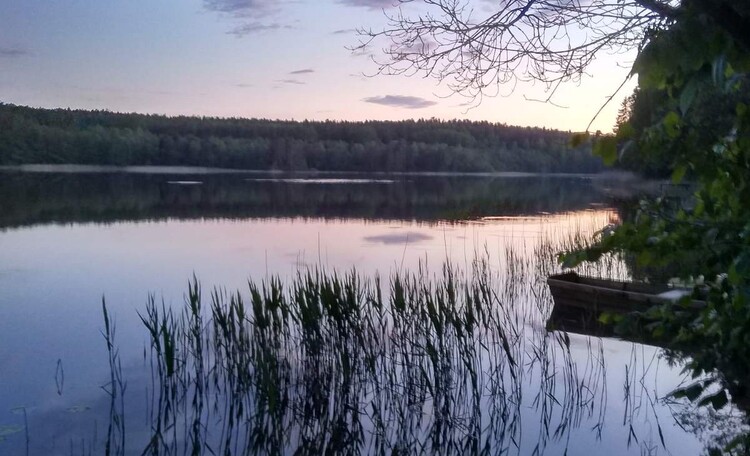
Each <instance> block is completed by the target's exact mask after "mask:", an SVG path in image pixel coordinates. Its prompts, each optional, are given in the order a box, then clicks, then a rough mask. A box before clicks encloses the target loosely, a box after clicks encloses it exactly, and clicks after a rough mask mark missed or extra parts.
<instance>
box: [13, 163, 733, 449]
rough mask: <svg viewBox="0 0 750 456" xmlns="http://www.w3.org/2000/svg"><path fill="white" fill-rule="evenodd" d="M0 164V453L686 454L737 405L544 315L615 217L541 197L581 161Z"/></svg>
mask: <svg viewBox="0 0 750 456" xmlns="http://www.w3.org/2000/svg"><path fill="white" fill-rule="evenodd" d="M6 176H7V177H9V179H5V178H3V179H2V180H0V189H2V191H0V199H2V201H3V208H4V209H5V207H6V206H5V204H6V202H7V204H9V206H7V207H9V210H8V212H7V213H3V214H0V220H2V226H3V227H5V228H6V229H5V230H3V231H2V232H0V245H1V246H2V248H0V271H4V272H3V273H0V286H1V287H2V290H3V292H2V293H0V313H1V315H0V317H2V318H0V383H2V385H3V390H0V453H2V454H24V453H25V452H26V448H27V445H28V448H29V453H30V454H60V453H63V454H82V455H83V454H101V453H105V454H122V455H130V454H142V453H144V451H145V453H146V454H187V453H190V454H296V453H299V454H324V453H328V454H338V453H343V454H383V453H399V454H402V453H408V454H432V453H441V454H467V453H468V454H503V453H505V454H508V453H509V454H523V455H526V454H534V453H536V454H564V453H565V452H566V451H567V453H568V454H582V453H602V452H605V451H606V452H607V453H609V454H611V455H613V456H614V455H618V454H654V453H658V454H664V453H670V452H671V453H672V454H696V453H699V452H700V451H701V450H702V448H704V447H706V446H708V445H711V444H713V443H714V442H716V441H718V439H720V438H725V437H717V435H716V434H717V433H716V432H715V430H716V429H724V430H726V429H729V428H727V426H729V425H732V424H731V423H735V424H736V422H737V419H736V417H734V418H733V417H732V416H727V415H723V414H717V415H716V416H712V417H711V420H713V421H712V422H713V423H715V427H716V428H715V429H714V430H713V431H712V430H711V429H706V427H707V426H702V424H704V423H705V421H704V420H705V419H707V418H704V417H702V416H698V417H696V416H697V415H696V414H695V410H694V408H693V406H692V405H690V404H688V403H680V402H676V401H666V400H665V397H666V395H667V393H668V392H669V391H671V390H672V389H673V388H676V387H677V386H679V385H680V384H681V382H682V375H681V374H680V369H679V366H670V365H669V364H668V363H665V362H664V360H663V359H662V358H661V351H660V350H659V349H657V348H655V347H650V346H647V345H640V344H633V343H630V342H627V341H620V340H615V339H609V338H598V337H592V336H589V335H586V333H585V331H578V330H577V329H576V328H575V327H572V326H570V327H566V328H565V329H566V331H567V332H564V331H558V330H548V327H547V322H548V320H549V317H550V316H551V305H552V302H551V298H550V296H549V291H548V289H547V288H546V286H545V284H544V280H545V278H546V277H547V275H549V274H550V273H552V272H557V269H556V268H557V266H556V263H555V260H554V254H555V253H556V252H557V251H560V250H562V249H564V248H566V247H568V246H569V244H568V243H569V242H575V239H576V236H578V237H580V238H588V237H589V236H590V235H591V233H592V232H594V231H596V230H598V229H600V228H601V227H602V226H603V225H605V224H607V223H609V222H610V221H611V220H612V219H614V218H616V214H615V213H614V212H612V211H608V210H601V209H599V210H594V211H591V210H582V211H578V212H574V213H571V212H558V211H560V210H562V209H572V208H588V207H589V206H590V205H591V204H592V203H596V202H601V201H603V198H602V200H601V201H600V199H599V195H597V194H596V193H595V192H594V191H592V190H591V187H590V186H589V185H588V184H587V183H586V181H581V180H578V179H567V180H566V179H560V180H559V182H558V181H555V179H547V180H545V179H535V180H528V181H525V180H517V179H516V180H511V181H508V180H503V179H476V180H470V179H463V180H462V179H450V178H442V177H441V178H432V179H425V180H424V181H423V180H420V179H413V178H409V179H407V180H397V182H393V183H387V184H386V183H378V184H371V183H357V184H356V185H348V184H343V183H327V184H325V185H318V184H305V185H300V184H298V183H290V182H259V183H257V182H256V183H251V182H246V181H244V178H246V176H245V177H244V178H238V179H234V178H232V177H227V176H208V175H201V176H200V177H199V178H198V177H195V178H194V177H193V176H191V175H187V176H181V177H179V178H169V177H165V176H154V175H145V176H139V177H133V176H126V175H118V174H112V175H92V176H83V177H82V176H79V175H71V176H65V175H58V174H48V175H26V176H15V177H14V176H13V175H3V177H6ZM88 179H90V181H87V180H88ZM14 180H15V182H14V183H10V182H12V181H14ZM167 180H181V181H193V180H196V181H197V180H200V181H201V182H202V184H201V185H181V184H168V183H167ZM372 185H375V187H373V186H372ZM519 185H520V186H522V187H519ZM355 188H356V189H355ZM375 188H377V189H378V190H377V191H375ZM357 189H359V190H357ZM12 192H18V198H15V199H14V198H13V197H12V196H11V195H12ZM378 192H385V194H380V193H378ZM534 198H539V200H534ZM391 203H392V204H391ZM543 212H550V214H542V213H543ZM513 214H522V215H523V216H512V215H513ZM534 214H542V215H534ZM349 217H351V218H349ZM463 217H467V218H463ZM182 218H185V219H187V220H175V219H182ZM227 218H229V219H232V220H227ZM151 220H160V221H159V222H158V223H151V222H150V221H151ZM413 220H416V221H417V222H423V221H426V222H430V223H415V222H413ZM446 220H450V222H446ZM53 221H54V222H56V223H73V222H74V224H72V225H69V226H64V227H61V226H49V225H46V226H45V225H40V224H42V223H47V222H53ZM116 221H127V222H128V223H118V222H116ZM146 221H149V222H147V223H142V222H146ZM456 221H460V223H455V222H456ZM79 222H81V223H79ZM88 222H96V223H88ZM100 222H106V223H107V224H106V225H100V224H99V223H100ZM110 222H111V223H110ZM132 222H135V223H132ZM18 226H28V227H29V228H26V229H10V228H11V227H18ZM446 258H447V259H448V261H449V264H451V265H452V266H450V267H449V268H446V269H440V265H441V264H443V262H444V261H445V260H446ZM394 266H395V267H394ZM354 267H356V269H357V271H358V275H352V274H350V273H348V272H344V273H339V274H338V276H337V277H334V276H332V275H331V274H330V273H331V272H332V271H333V270H334V269H336V270H338V271H351V268H354ZM316 268H318V270H319V269H325V270H327V271H329V274H327V275H319V274H318V273H316V272H315V271H316ZM591 268H592V269H591V270H589V271H583V272H588V273H593V274H601V275H605V276H609V277H625V276H627V275H628V270H627V268H626V267H625V266H624V264H623V263H622V262H621V261H618V260H617V259H610V261H605V262H603V263H601V264H599V265H596V266H591ZM299 269H301V272H302V274H301V276H299V277H298V278H296V279H295V277H296V275H295V274H296V271H298V270H299ZM308 271H309V272H310V274H309V275H308ZM375 271H380V273H381V277H382V280H381V281H380V282H378V281H376V280H375V278H374V277H375ZM191 272H196V273H197V275H198V277H200V278H201V279H202V280H203V283H204V284H206V286H207V288H205V289H203V290H201V292H200V293H198V290H197V289H196V288H192V289H191V292H190V293H188V294H187V295H186V297H187V299H186V302H185V304H184V305H182V304H181V296H183V293H184V284H185V281H186V279H187V278H188V277H190V275H191ZM277 275H278V276H280V277H281V278H280V279H279V280H272V279H270V278H271V277H275V276H277ZM248 277H250V278H251V279H252V283H253V284H255V285H251V286H250V287H249V288H248V286H247V279H248ZM264 278H265V286H263V285H262V283H263V279H264ZM210 284H225V285H227V286H228V288H227V289H226V290H225V289H222V288H220V289H217V290H214V289H212V288H210ZM193 287H195V284H194V285H193ZM235 289H240V292H238V293H235V292H234V291H232V290H235ZM149 290H150V291H155V292H156V293H157V295H156V297H155V298H154V299H152V300H151V301H150V302H149V304H148V306H144V296H145V294H146V292H147V291H149ZM102 294H104V295H105V296H106V298H107V303H108V307H107V308H108V309H109V313H108V315H109V316H110V317H112V318H108V319H107V321H109V322H110V325H109V326H108V325H106V324H105V323H103V321H102V307H101V296H102ZM162 296H163V297H164V305H163V306H162V301H161V297H162ZM198 296H200V299H198ZM137 312H139V313H140V316H142V317H143V321H141V319H140V317H139V314H138V313H137ZM107 328H109V329H107ZM115 329H116V331H115ZM549 329H552V328H551V327H550V328H549ZM100 331H101V332H103V333H104V335H105V338H108V339H109V340H110V341H112V339H113V340H114V343H113V344H112V345H110V344H108V343H107V339H105V338H103V337H102V334H101V333H100ZM576 332H580V333H581V334H576ZM108 335H109V336H108ZM58 360H62V361H61V362H60V363H59V366H60V372H59V373H58V372H57V366H58ZM63 368H64V369H63ZM101 387H103V389H102V388H101ZM11 409H13V410H15V411H14V412H10V410H11ZM701 413H703V412H701ZM732 419H735V421H732ZM25 420H28V422H26V421H25ZM685 423H692V425H690V424H685ZM728 423H729V424H728ZM732 426H733V427H732V428H731V429H739V427H738V426H736V425H732ZM692 430H695V434H693V433H692ZM724 433H725V434H731V433H729V432H724Z"/></svg>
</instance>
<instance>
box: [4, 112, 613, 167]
mask: <svg viewBox="0 0 750 456" xmlns="http://www.w3.org/2000/svg"><path fill="white" fill-rule="evenodd" d="M0 133H1V134H0V165H21V164H35V163H44V164H85V165H114V166H138V165H153V166H206V167H217V168H231V169H252V170H281V171H350V172H542V173H595V172H599V171H601V170H602V168H603V165H602V161H601V159H600V158H599V157H596V156H594V155H593V154H592V153H591V147H590V145H580V146H578V147H572V146H571V145H570V137H571V133H570V132H563V131H557V130H550V129H545V128H530V127H515V126H509V125H505V124H497V123H490V122H472V121H466V120H452V121H443V120H437V119H420V120H406V121H366V122H346V121H330V120H329V121H302V122H297V121H282V120H267V119H241V118H214V117H185V116H180V117H168V116H163V115H146V114H122V113H114V112H109V111H85V110H70V109H41V108H30V107H24V106H16V105H12V104H3V103H0Z"/></svg>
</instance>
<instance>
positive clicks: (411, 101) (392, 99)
mask: <svg viewBox="0 0 750 456" xmlns="http://www.w3.org/2000/svg"><path fill="white" fill-rule="evenodd" d="M362 101H364V102H366V103H375V104H379V105H384V106H393V107H395V108H407V109H421V108H427V107H430V106H434V105H436V104H437V103H436V102H434V101H430V100H426V99H424V98H420V97H412V96H408V95H383V96H380V97H368V98H364V99H362Z"/></svg>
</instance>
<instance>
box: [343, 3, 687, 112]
mask: <svg viewBox="0 0 750 456" xmlns="http://www.w3.org/2000/svg"><path fill="white" fill-rule="evenodd" d="M399 3H400V4H401V5H400V6H399V8H397V9H396V10H395V12H393V13H390V14H387V15H386V16H387V21H388V22H387V26H386V27H385V28H384V29H383V30H380V31H375V32H373V31H371V30H369V31H368V30H360V31H359V36H360V40H361V41H360V45H359V46H356V47H355V48H354V50H357V49H359V50H361V49H364V48H365V47H367V46H372V45H375V46H381V47H382V54H381V55H380V57H373V60H374V61H375V63H376V64H377V68H378V73H379V74H397V75H414V74H422V75H424V76H430V77H434V78H436V79H437V80H438V81H440V82H443V83H445V84H446V85H447V86H448V88H449V89H450V90H452V91H453V92H456V93H461V94H462V95H465V96H468V97H469V98H471V99H476V98H477V97H480V98H481V96H483V95H488V94H489V95H491V94H492V93H493V92H494V93H497V90H498V87H499V86H500V85H504V84H510V85H511V86H515V84H516V83H518V82H521V81H537V82H541V83H543V84H544V85H545V89H546V90H547V92H548V94H549V96H548V97H547V99H546V100H545V101H546V102H551V100H552V97H553V96H554V94H555V93H556V91H557V89H558V87H559V86H560V84H561V83H564V82H569V81H572V82H578V81H580V79H581V77H582V76H583V75H584V74H585V71H586V69H587V68H588V67H589V65H590V64H591V63H592V62H593V61H594V59H595V57H596V56H597V55H598V54H599V53H601V52H603V51H605V52H612V53H615V52H622V51H625V50H629V49H641V48H642V47H643V46H644V45H645V43H647V42H648V39H649V38H650V37H651V36H653V34H654V33H656V32H658V31H659V30H661V29H663V28H665V27H667V26H669V25H670V24H671V23H672V22H673V21H674V20H675V18H676V17H677V12H678V7H679V5H678V4H676V3H675V1H671V0H498V4H497V7H496V8H495V10H494V11H492V12H491V13H488V14H485V17H481V16H480V14H479V13H477V11H475V10H474V9H473V8H471V7H470V3H468V2H467V1H466V0H421V1H415V0H400V2H399ZM415 7H419V11H420V12H419V13H416V12H411V13H409V14H407V12H406V10H407V9H408V10H409V11H413V10H414V8H415Z"/></svg>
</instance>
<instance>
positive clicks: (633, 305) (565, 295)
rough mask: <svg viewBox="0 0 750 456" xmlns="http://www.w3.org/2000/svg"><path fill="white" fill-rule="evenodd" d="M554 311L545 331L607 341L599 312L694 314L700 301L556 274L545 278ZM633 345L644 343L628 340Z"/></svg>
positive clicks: (676, 292)
mask: <svg viewBox="0 0 750 456" xmlns="http://www.w3.org/2000/svg"><path fill="white" fill-rule="evenodd" d="M547 284H548V285H549V289H550V292H551V293H552V298H553V300H554V307H553V308H552V314H551V315H550V318H549V320H548V321H547V329H548V330H551V331H552V330H563V331H567V332H571V333H577V334H583V335H590V336H599V337H610V336H613V335H614V332H613V328H612V326H611V325H606V324H602V323H601V322H600V320H599V316H600V315H601V314H602V313H603V312H607V313H610V314H625V313H630V312H633V311H638V312H643V311H646V310H648V309H649V308H651V307H653V306H655V305H663V304H675V305H679V306H681V308H682V309H684V310H688V311H698V310H700V309H701V308H703V307H704V306H705V302H704V301H700V300H696V299H693V298H689V300H688V301H687V302H685V301H683V300H682V298H684V297H686V296H691V295H692V293H693V290H692V289H690V288H675V287H670V286H668V285H652V284H646V283H636V282H621V281H616V280H606V279H594V278H591V277H584V276H580V275H578V274H576V273H574V272H568V273H564V274H556V275H552V276H550V277H548V278H547ZM628 340H633V341H635V342H642V343H644V342H645V343H648V341H646V340H644V339H642V337H641V336H638V337H635V336H633V337H632V338H628Z"/></svg>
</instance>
